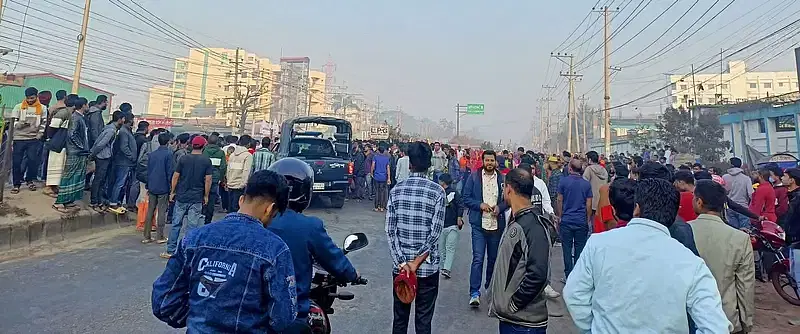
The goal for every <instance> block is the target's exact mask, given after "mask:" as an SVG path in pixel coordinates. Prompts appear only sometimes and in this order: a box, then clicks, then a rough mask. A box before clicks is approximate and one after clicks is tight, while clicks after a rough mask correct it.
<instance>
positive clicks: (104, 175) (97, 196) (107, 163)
mask: <svg viewBox="0 0 800 334" xmlns="http://www.w3.org/2000/svg"><path fill="white" fill-rule="evenodd" d="M94 166H95V169H94V179H93V180H92V186H91V187H92V193H91V194H92V196H91V204H108V202H109V199H108V197H109V196H110V194H109V193H108V191H107V190H108V178H109V176H110V174H111V158H108V159H95V160H94Z"/></svg>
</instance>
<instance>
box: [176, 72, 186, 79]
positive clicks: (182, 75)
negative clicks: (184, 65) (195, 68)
mask: <svg viewBox="0 0 800 334" xmlns="http://www.w3.org/2000/svg"><path fill="white" fill-rule="evenodd" d="M175 80H186V72H175Z"/></svg>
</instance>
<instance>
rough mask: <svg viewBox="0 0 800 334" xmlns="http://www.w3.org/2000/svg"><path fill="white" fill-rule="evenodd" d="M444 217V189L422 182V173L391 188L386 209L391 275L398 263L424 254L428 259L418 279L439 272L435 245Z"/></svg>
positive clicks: (420, 270)
mask: <svg viewBox="0 0 800 334" xmlns="http://www.w3.org/2000/svg"><path fill="white" fill-rule="evenodd" d="M444 213H445V192H444V189H442V186H440V185H438V184H436V183H434V182H433V181H431V180H428V179H427V178H425V174H424V173H411V176H409V178H408V179H407V180H405V181H403V182H400V183H398V184H397V185H395V186H394V188H392V191H391V192H390V193H389V203H388V205H387V206H386V236H387V237H388V239H389V252H390V253H391V255H392V261H393V262H394V271H393V272H394V273H397V272H398V271H399V270H398V267H399V266H400V264H401V263H403V262H411V261H413V260H414V259H415V258H416V257H418V256H420V255H422V254H424V253H426V252H427V253H428V258H427V260H425V261H424V262H423V263H422V264H421V265H420V266H419V268H417V276H419V277H428V276H431V275H433V274H436V273H437V272H438V271H439V246H438V245H439V235H441V233H442V228H443V226H444Z"/></svg>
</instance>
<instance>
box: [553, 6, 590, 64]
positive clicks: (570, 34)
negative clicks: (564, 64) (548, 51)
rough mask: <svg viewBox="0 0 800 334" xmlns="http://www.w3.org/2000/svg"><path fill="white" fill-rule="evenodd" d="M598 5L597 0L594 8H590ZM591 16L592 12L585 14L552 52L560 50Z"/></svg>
mask: <svg viewBox="0 0 800 334" xmlns="http://www.w3.org/2000/svg"><path fill="white" fill-rule="evenodd" d="M599 3H600V0H597V2H595V4H594V6H592V7H597V5H598V4H599ZM591 15H592V12H591V11H589V13H587V14H586V16H584V17H583V20H581V23H578V26H577V27H575V30H572V32H571V33H569V35H568V36H567V38H566V39H564V41H562V42H561V44H559V45H558V46H556V47H555V49H553V50H558V49H560V48H561V47H562V46H563V45H564V43H566V42H567V41H569V39H570V38H572V35H575V33H576V32H577V31H578V29H580V27H581V26H582V25H583V23H584V22H586V20H587V19H588V18H589V16H591ZM578 38H580V36H579V37H578ZM573 42H574V41H573ZM554 52H555V51H554Z"/></svg>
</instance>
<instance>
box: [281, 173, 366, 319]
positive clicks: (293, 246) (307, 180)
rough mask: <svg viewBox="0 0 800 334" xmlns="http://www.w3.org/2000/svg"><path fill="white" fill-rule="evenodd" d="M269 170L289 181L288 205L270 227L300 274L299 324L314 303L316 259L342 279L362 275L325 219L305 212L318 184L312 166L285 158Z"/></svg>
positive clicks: (351, 278)
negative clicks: (334, 240)
mask: <svg viewBox="0 0 800 334" xmlns="http://www.w3.org/2000/svg"><path fill="white" fill-rule="evenodd" d="M268 170H270V171H273V172H275V173H278V174H280V175H283V176H284V177H285V178H286V181H287V183H288V184H289V189H290V191H289V205H288V208H287V209H286V211H285V212H283V214H281V215H280V216H278V217H275V219H274V220H273V221H272V224H271V225H270V226H269V230H270V231H272V232H275V234H277V235H278V236H279V237H281V239H283V241H284V242H286V244H287V245H288V246H289V250H290V251H291V253H292V261H293V262H294V271H295V277H296V278H297V320H296V321H295V324H296V325H298V326H300V325H305V324H306V323H307V320H306V318H307V316H308V310H309V307H310V300H309V292H310V291H311V279H312V277H313V275H314V262H317V263H319V264H320V265H321V266H322V268H323V269H325V270H326V271H328V272H329V273H331V274H332V275H333V276H335V277H337V278H338V279H340V280H342V281H346V282H356V281H357V280H359V278H360V276H359V275H358V273H357V272H356V269H355V268H354V267H353V265H352V264H351V263H350V260H348V259H347V257H346V256H344V253H343V252H342V250H341V249H339V247H338V246H337V245H336V244H335V243H334V242H333V240H331V237H330V236H329V235H328V232H327V231H326V230H325V226H324V225H323V223H322V220H320V219H319V218H317V217H311V216H306V215H304V214H302V212H303V210H305V209H306V208H308V205H309V204H310V203H311V193H312V191H311V189H312V186H313V184H314V171H313V170H312V169H311V167H310V166H309V165H308V164H307V163H305V162H303V161H301V160H298V159H296V158H283V159H280V160H278V161H276V162H274V163H273V164H272V165H271V166H270V167H269V169H268Z"/></svg>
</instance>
